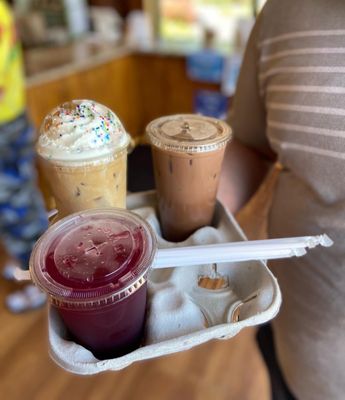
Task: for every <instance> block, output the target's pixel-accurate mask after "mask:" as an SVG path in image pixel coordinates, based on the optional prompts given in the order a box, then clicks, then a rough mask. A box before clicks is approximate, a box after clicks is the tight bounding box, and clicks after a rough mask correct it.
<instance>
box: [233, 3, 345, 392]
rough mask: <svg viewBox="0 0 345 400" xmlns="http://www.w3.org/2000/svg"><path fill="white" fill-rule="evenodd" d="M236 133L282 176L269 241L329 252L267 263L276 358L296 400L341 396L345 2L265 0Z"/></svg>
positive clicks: (237, 106)
mask: <svg viewBox="0 0 345 400" xmlns="http://www.w3.org/2000/svg"><path fill="white" fill-rule="evenodd" d="M231 123H232V126H233V129H234V134H235V136H236V137H237V138H238V139H239V140H241V141H242V142H244V143H245V144H247V145H249V146H251V147H254V148H256V149H258V150H265V149H266V148H267V147H270V148H271V149H273V151H274V152H275V153H276V154H277V157H278V160H279V161H280V162H281V163H282V164H283V165H284V167H285V170H284V172H283V173H282V174H281V176H280V178H279V182H278V185H277V189H276V192H275V194H274V199H273V205H272V209H271V212H270V217H269V234H270V236H272V237H284V236H297V235H309V234H319V233H323V232H326V233H328V234H329V236H331V237H332V238H333V240H334V241H335V245H334V246H333V247H331V248H329V249H320V250H319V249H315V250H313V251H312V252H310V253H309V254H308V256H306V257H303V258H298V259H291V260H289V261H286V260H285V261H279V262H275V263H273V264H272V269H273V271H274V273H275V274H276V276H277V277H278V281H279V282H280V285H281V288H282V292H283V306H282V310H281V312H280V314H279V316H278V318H277V319H276V320H275V321H274V332H275V339H276V347H277V352H278V357H279V361H280V364H281V367H282V370H283V373H284V376H285V378H286V380H287V382H288V384H289V386H290V388H291V390H292V392H293V393H294V394H295V395H296V397H297V398H298V399H302V400H304V399H306V400H321V399H322V400H324V399H332V400H334V399H335V400H336V399H343V398H344V393H345V369H344V367H343V366H344V360H345V174H344V172H343V171H344V169H345V2H344V1H343V0H271V1H268V3H267V4H266V6H265V7H264V9H263V11H262V13H261V14H260V16H259V17H258V19H257V22H256V25H255V27H254V29H253V32H252V34H251V37H250V39H249V43H248V46H247V49H246V53H245V56H244V61H243V66H242V69H241V73H240V77H239V81H238V87H237V91H236V95H235V101H234V106H233V110H232V120H231Z"/></svg>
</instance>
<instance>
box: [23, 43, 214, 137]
mask: <svg viewBox="0 0 345 400" xmlns="http://www.w3.org/2000/svg"><path fill="white" fill-rule="evenodd" d="M30 56H31V58H30V60H29V65H30V68H29V70H30V71H31V73H32V74H31V76H29V77H28V78H27V100H28V107H29V111H30V113H31V117H32V119H33V122H34V124H35V125H36V126H37V127H38V126H39V125H40V124H41V122H42V119H43V118H44V116H45V115H46V114H47V113H48V112H49V111H50V110H51V109H52V108H54V107H55V106H56V105H58V104H60V103H62V102H64V101H68V100H71V99H77V98H89V99H94V100H96V101H98V102H100V103H103V104H105V105H107V106H108V107H110V108H111V109H112V110H114V112H115V113H116V114H117V115H118V116H119V118H120V119H121V121H122V122H123V124H124V125H125V127H126V129H127V130H128V132H129V133H130V134H132V135H133V136H138V135H141V134H143V132H144V129H145V126H146V125H147V123H148V122H150V121H151V120H152V119H154V118H156V117H159V116H163V115H169V114H174V113H188V112H192V111H193V94H194V92H195V90H197V89H210V90H217V89H218V87H217V85H208V84H200V83H196V82H192V81H190V80H189V79H188V77H187V75H186V70H185V57H184V56H181V55H169V54H164V53H162V54H157V53H155V52H150V53H138V52H134V51H131V50H130V49H128V48H126V47H116V48H115V47H114V48H112V47H111V46H103V47H101V48H99V49H98V51H95V49H94V48H93V49H91V50H90V46H84V47H83V46H81V45H79V46H74V47H72V48H70V47H69V48H66V49H64V50H63V49H62V50H61V49H56V50H55V51H54V50H52V49H45V50H42V51H41V52H39V51H36V52H33V53H32V54H31V55H30ZM54 57H56V58H57V60H56V61H54ZM30 61H31V64H30ZM63 61H64V62H63ZM35 63H36V67H35ZM39 63H41V69H42V66H43V67H45V66H46V67H47V70H45V71H42V70H41V71H40V67H37V64H39ZM37 71H39V72H37Z"/></svg>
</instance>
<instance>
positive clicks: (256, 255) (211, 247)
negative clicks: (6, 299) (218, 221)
mask: <svg viewBox="0 0 345 400" xmlns="http://www.w3.org/2000/svg"><path fill="white" fill-rule="evenodd" d="M332 245H333V241H332V240H331V239H330V238H329V237H328V236H327V235H325V234H324V235H318V236H300V237H292V238H284V239H268V240H251V241H242V242H229V243H217V244H208V245H203V246H202V245H201V246H200V245H198V246H189V247H173V248H166V249H158V250H157V253H156V256H155V259H154V262H153V265H152V267H153V268H171V267H184V266H186V267H187V266H190V265H198V264H213V263H224V262H236V261H237V262H239V261H252V260H273V259H280V258H289V257H294V256H295V257H300V256H303V255H304V254H306V252H307V249H311V248H313V247H316V246H324V247H329V246H332ZM14 276H15V278H16V280H18V281H23V280H30V279H31V277H30V272H29V271H23V270H21V269H20V268H17V269H16V271H15V273H14Z"/></svg>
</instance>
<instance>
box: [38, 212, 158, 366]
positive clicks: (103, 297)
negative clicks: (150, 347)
mask: <svg viewBox="0 0 345 400" xmlns="http://www.w3.org/2000/svg"><path fill="white" fill-rule="evenodd" d="M155 251H156V237H155V234H154V232H153V230H152V228H151V227H150V225H149V224H148V223H147V222H146V221H145V220H143V219H142V218H141V217H139V216H138V215H136V214H134V213H132V212H129V211H126V210H121V209H104V210H87V211H84V212H80V213H75V214H73V215H71V216H68V217H65V218H64V219H62V220H60V221H59V222H57V223H56V224H54V225H52V226H51V227H50V228H49V229H48V230H47V231H46V232H45V233H44V234H43V236H42V237H41V238H40V239H39V241H38V242H37V244H36V245H35V247H34V249H33V252H32V255H31V258H30V273H31V277H32V280H33V282H34V283H35V284H36V285H37V286H38V287H39V288H40V289H41V290H43V291H44V292H46V293H47V294H48V298H49V300H50V303H51V305H52V307H54V308H55V309H56V310H57V312H58V313H59V315H60V316H61V318H62V320H63V321H64V323H65V325H66V328H67V330H68V332H69V335H70V337H71V339H73V340H75V341H76V342H77V343H79V344H81V345H82V346H84V347H86V348H87V349H89V350H91V351H92V352H93V354H94V355H95V356H96V357H97V358H99V359H105V358H113V357H117V356H120V355H123V354H126V353H128V352H130V351H132V350H133V349H135V348H137V347H138V346H140V343H141V340H142V336H143V329H144V321H145V310H146V297H147V286H146V281H147V275H148V271H149V269H150V266H151V264H152V261H153V258H154V255H155Z"/></svg>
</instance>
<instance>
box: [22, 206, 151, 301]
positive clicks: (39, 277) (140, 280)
mask: <svg viewBox="0 0 345 400" xmlns="http://www.w3.org/2000/svg"><path fill="white" fill-rule="evenodd" d="M97 215H99V216H102V217H104V216H106V215H110V216H112V217H114V218H115V217H122V218H127V220H128V221H129V220H130V221H131V222H134V223H135V224H137V225H138V226H142V227H143V228H144V231H145V234H143V238H144V248H143V250H142V252H141V255H140V259H139V260H138V263H137V268H136V269H137V270H138V271H139V273H138V274H137V275H136V276H135V277H133V276H132V277H131V279H130V280H129V281H128V282H126V284H125V285H124V286H123V287H120V288H114V285H113V282H108V283H106V284H105V285H103V286H100V287H96V288H91V289H87V290H86V289H75V288H72V287H70V286H67V285H64V284H61V283H59V282H57V281H56V280H55V279H54V278H53V277H52V276H51V275H50V274H49V273H48V272H45V273H43V271H42V266H44V263H45V260H46V257H47V253H48V250H49V247H50V245H51V244H52V242H53V240H54V239H56V238H57V237H58V235H59V234H61V232H63V230H64V228H66V226H67V225H68V224H72V223H73V221H76V220H77V219H79V218H83V217H84V218H85V216H86V217H92V216H94V217H97ZM70 226H71V225H70ZM72 226H75V225H72ZM156 249H157V239H156V234H155V232H154V230H153V228H152V227H151V225H150V224H149V223H148V222H147V221H146V220H144V219H143V218H142V217H141V216H139V215H138V214H136V213H134V212H131V211H128V210H125V209H120V208H105V209H89V210H85V211H80V212H76V213H73V214H71V215H68V216H67V217H64V218H63V219H61V220H60V221H58V222H56V223H54V224H53V225H51V226H50V227H49V228H48V229H47V231H46V232H45V233H44V234H43V235H42V236H41V237H40V239H39V240H38V241H37V242H36V244H35V246H34V248H33V251H32V253H31V257H30V261H29V269H30V274H31V277H32V280H33V282H34V283H35V284H36V285H37V286H38V287H39V288H40V289H41V290H42V291H44V292H46V293H47V294H48V296H49V299H50V301H51V303H52V304H54V305H56V306H58V307H59V308H83V309H84V308H85V309H92V308H95V307H97V308H98V307H102V306H107V305H110V304H113V303H115V302H117V301H120V300H123V299H124V298H126V297H129V296H130V295H131V294H133V293H134V292H136V291H137V290H138V289H139V288H140V287H141V286H143V285H144V284H145V283H146V281H147V276H148V273H149V271H150V269H151V266H152V263H153V260H154V257H155V253H156ZM72 291H73V298H71V297H70V296H71V293H72Z"/></svg>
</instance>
